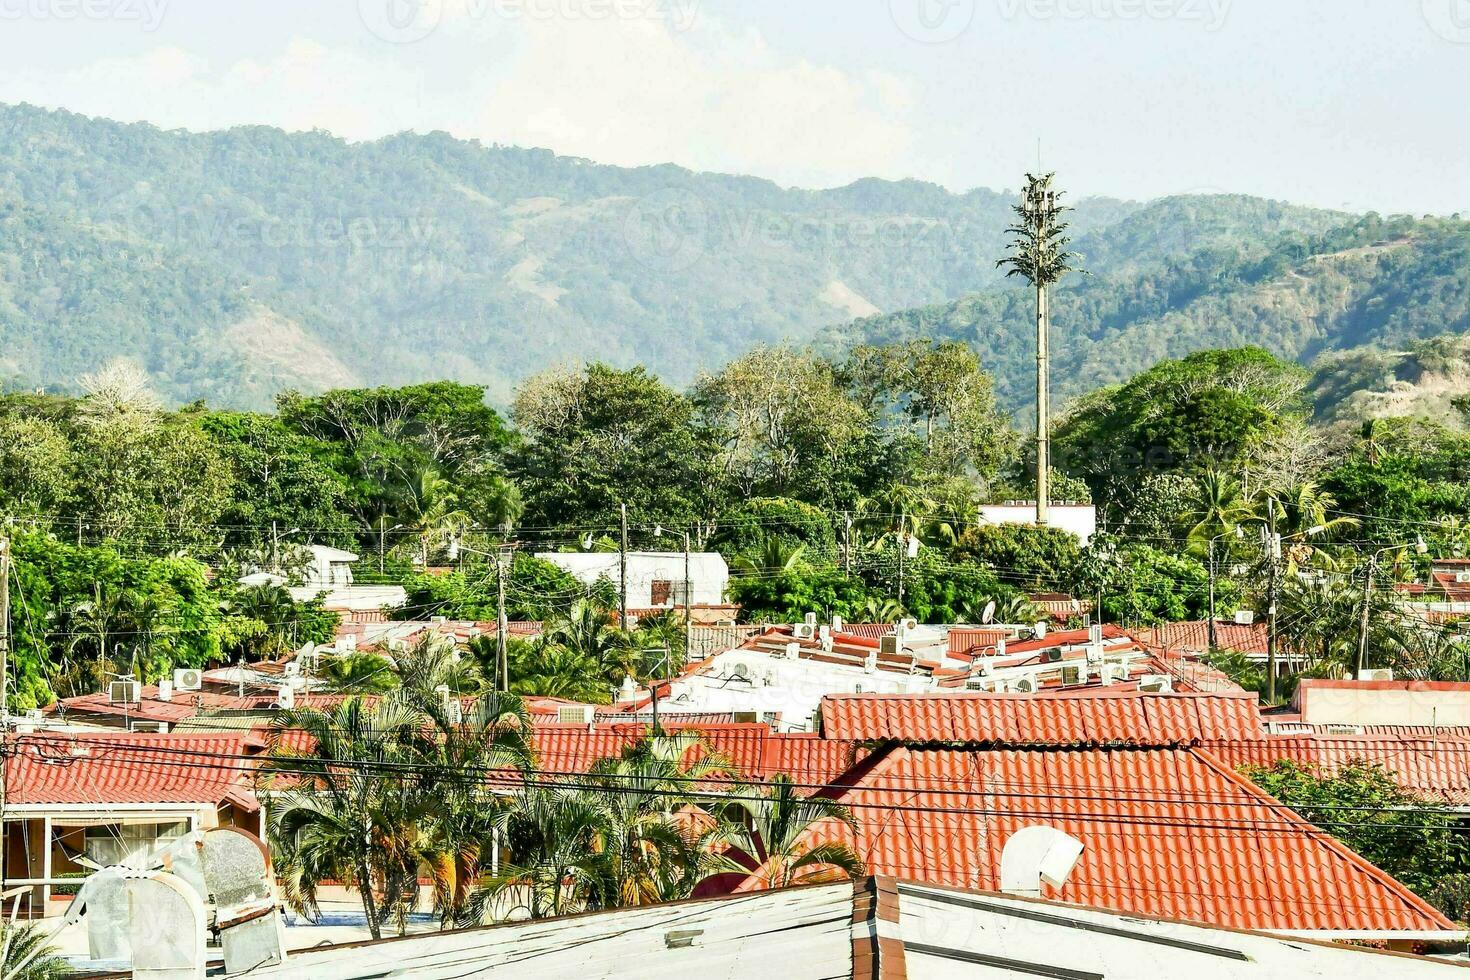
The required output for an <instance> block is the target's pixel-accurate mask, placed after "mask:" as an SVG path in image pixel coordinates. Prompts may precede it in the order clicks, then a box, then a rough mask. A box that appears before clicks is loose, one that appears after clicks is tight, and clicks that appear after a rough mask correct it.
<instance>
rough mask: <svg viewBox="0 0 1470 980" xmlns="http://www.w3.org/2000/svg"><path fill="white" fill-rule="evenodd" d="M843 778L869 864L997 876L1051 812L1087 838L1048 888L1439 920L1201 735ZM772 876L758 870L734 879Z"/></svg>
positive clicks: (1382, 926)
mask: <svg viewBox="0 0 1470 980" xmlns="http://www.w3.org/2000/svg"><path fill="white" fill-rule="evenodd" d="M860 770H861V771H858V770H855V771H854V773H852V774H850V777H849V779H847V780H844V781H845V782H851V784H852V785H851V787H850V788H849V789H847V790H845V791H843V792H839V793H835V794H834V796H835V798H836V799H837V800H838V801H839V802H843V803H847V804H850V805H852V807H853V816H854V817H855V818H856V821H857V829H856V830H855V831H853V830H851V829H849V828H848V827H847V826H846V825H843V824H841V823H837V822H827V823H824V824H821V825H819V826H818V827H816V828H814V829H813V830H812V831H811V832H810V833H809V835H808V837H807V841H808V842H809V843H817V842H820V841H827V840H838V841H843V842H845V843H847V844H849V845H850V846H852V847H853V848H854V849H855V850H856V852H857V854H858V855H859V856H860V857H861V858H862V859H863V860H864V862H865V863H866V864H867V867H868V870H869V872H870V873H874V874H881V875H892V876H894V877H898V878H903V879H909V880H913V881H919V882H924V883H928V884H934V885H947V886H954V887H963V888H978V889H982V890H995V889H996V888H998V886H999V866H1000V853H1001V849H1002V847H1003V846H1004V844H1005V842H1006V841H1007V840H1008V839H1009V838H1010V836H1011V835H1012V834H1014V833H1015V832H1016V831H1018V830H1020V829H1021V828H1022V827H1025V826H1028V825H1031V824H1035V823H1047V824H1050V825H1051V826H1054V827H1056V828H1058V829H1060V830H1063V831H1065V832H1066V833H1069V834H1071V835H1072V836H1074V837H1077V838H1078V839H1080V840H1081V841H1082V842H1083V844H1084V846H1085V849H1084V851H1083V852H1082V856H1081V858H1080V859H1079V860H1078V863H1077V865H1076V867H1075V869H1074V870H1073V871H1072V874H1071V877H1070V878H1069V879H1068V881H1067V883H1066V885H1065V886H1064V887H1062V888H1060V889H1051V888H1049V887H1048V888H1047V894H1046V895H1045V896H1044V897H1048V898H1054V899H1058V900H1061V901H1067V902H1074V903H1079V904H1084V905H1093V906H1100V907H1103V908H1110V909H1117V910H1119V911H1124V912H1132V913H1137V914H1140V915H1154V916H1162V917H1169V918H1183V919H1191V920H1195V921H1200V922H1208V923H1213V924H1216V925H1222V926H1231V927H1238V928H1247V929H1266V930H1342V931H1365V930H1397V931H1416V932H1417V931H1433V930H1448V929H1452V928H1453V925H1452V924H1451V923H1450V922H1449V921H1448V920H1447V919H1445V917H1444V916H1443V915H1441V914H1440V913H1438V912H1437V911H1435V910H1434V909H1433V908H1432V907H1431V906H1430V905H1429V904H1428V903H1426V902H1425V901H1424V900H1423V899H1421V898H1419V897H1418V896H1416V895H1414V894H1413V893H1412V892H1410V891H1409V890H1408V889H1406V888H1404V887H1403V886H1402V885H1400V884H1399V883H1398V882H1396V881H1394V880H1393V879H1392V878H1391V877H1389V876H1388V875H1387V874H1385V873H1384V872H1382V871H1380V870H1379V869H1377V868H1375V867H1373V866H1372V865H1370V864H1368V863H1367V862H1366V861H1364V860H1363V859H1362V858H1360V857H1358V856H1357V855H1356V854H1354V853H1352V852H1351V851H1349V850H1348V849H1347V848H1346V847H1344V846H1343V845H1342V844H1340V843H1338V842H1337V841H1336V840H1335V839H1334V838H1332V837H1331V836H1330V835H1328V834H1325V833H1323V832H1322V831H1320V830H1318V829H1317V828H1315V827H1313V826H1312V825H1311V824H1309V823H1306V822H1305V821H1303V820H1302V819H1301V818H1300V817H1298V816H1296V814H1294V813H1293V812H1292V811H1290V810H1288V809H1287V808H1285V807H1283V806H1281V805H1279V804H1277V803H1276V802H1275V801H1274V800H1272V799H1271V798H1270V797H1268V796H1266V795H1265V794H1264V793H1262V792H1261V791H1260V790H1259V789H1257V788H1256V787H1254V786H1253V785H1251V784H1250V782H1249V781H1248V780H1246V779H1244V778H1243V777H1241V776H1239V775H1238V774H1236V773H1234V772H1232V771H1231V770H1230V769H1228V768H1227V767H1226V766H1225V765H1224V764H1223V763H1221V762H1219V761H1218V760H1216V759H1214V758H1213V757H1211V756H1210V755H1209V754H1208V753H1206V752H1202V751H1200V750H1197V749H1179V748H1176V749H1136V748H1128V749H1117V748H1114V749H1101V748H1096V749H1082V750H1072V751H1055V750H1050V751H1037V750H1028V749H975V748H963V749H957V748H918V747H907V746H893V747H891V748H889V749H887V750H885V751H883V752H881V753H880V754H879V755H878V756H875V757H874V758H873V759H872V760H869V762H868V763H866V764H864V765H863V766H861V767H860ZM760 887H761V883H760V878H759V874H758V873H757V874H756V875H753V876H752V877H751V878H749V879H747V880H746V881H745V882H743V883H742V884H741V885H740V886H739V889H738V890H751V889H758V888H760Z"/></svg>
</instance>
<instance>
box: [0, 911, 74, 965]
mask: <svg viewBox="0 0 1470 980" xmlns="http://www.w3.org/2000/svg"><path fill="white" fill-rule="evenodd" d="M0 947H3V948H4V950H5V956H4V958H3V959H0V973H3V974H4V976H5V978H6V980H62V978H63V977H68V976H71V975H72V973H73V972H74V971H73V970H72V968H71V964H70V963H69V962H68V961H67V960H66V958H65V957H64V956H62V955H61V951H60V950H59V949H58V948H57V946H56V943H55V941H54V939H53V937H52V935H51V931H50V930H49V929H47V928H46V927H45V926H44V925H43V924H42V923H40V922H13V921H11V920H10V919H9V917H8V916H7V917H6V919H5V921H4V922H3V924H0Z"/></svg>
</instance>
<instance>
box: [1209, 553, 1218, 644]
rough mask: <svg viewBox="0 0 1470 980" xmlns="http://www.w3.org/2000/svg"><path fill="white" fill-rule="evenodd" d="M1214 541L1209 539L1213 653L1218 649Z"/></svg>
mask: <svg viewBox="0 0 1470 980" xmlns="http://www.w3.org/2000/svg"><path fill="white" fill-rule="evenodd" d="M1215 618H1216V617H1215V539H1214V538H1211V539H1210V627H1209V628H1210V652H1211V653H1214V652H1215V651H1216V650H1217V649H1219V647H1220V641H1219V638H1218V637H1217V636H1216V635H1215Z"/></svg>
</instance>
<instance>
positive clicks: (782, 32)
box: [0, 0, 1470, 214]
mask: <svg viewBox="0 0 1470 980" xmlns="http://www.w3.org/2000/svg"><path fill="white" fill-rule="evenodd" d="M0 101H4V102H21V101H24V102H31V103H35V104H39V105H44V106H60V107H65V108H68V109H72V110H75V111H78V112H83V113H88V114H94V115H103V116H109V117H113V118H118V119H125V120H139V119H143V120H149V121H152V122H154V123H157V124H159V125H162V126H167V127H175V126H183V127H188V128H191V129H212V128H219V127H225V126H231V125H237V124H242V123H265V124H270V125H276V126H282V127H285V128H287V129H309V128H322V129H327V130H330V131H332V132H334V133H337V134H339V135H341V136H344V137H346V138H349V139H370V138H373V137H377V136H381V135H383V134H385V133H391V132H396V131H399V130H404V129H413V130H421V131H422V130H431V129H443V130H447V131H449V132H451V133H453V134H454V135H456V136H462V137H477V138H479V139H481V140H484V141H486V142H500V143H513V144H519V145H535V146H546V147H550V148H552V149H554V150H557V151H558V152H562V153H570V154H576V155H581V156H586V157H590V158H592V159H595V160H598V161H602V162H607V163H619V164H643V163H657V162H665V161H672V162H675V163H679V164H683V165H685V166H689V167H692V168H695V169H702V170H721V171H730V172H740V173H752V174H758V175H761V176H765V177H770V178H772V179H774V180H776V181H779V182H781V183H784V184H797V185H803V186H831V185H836V184H841V183H845V182H847V181H849V180H852V179H854V178H857V177H862V176H882V177H919V178H923V179H927V180H933V181H938V182H939V183H942V184H944V185H946V186H948V187H951V188H954V189H965V188H969V187H974V186H977V185H978V186H987V187H994V188H1004V187H1015V186H1017V184H1018V183H1019V178H1020V175H1021V173H1022V172H1023V171H1024V170H1026V169H1028V168H1034V167H1035V165H1036V159H1037V140H1038V138H1039V139H1040V141H1041V154H1042V162H1043V164H1044V166H1045V167H1046V168H1047V169H1055V170H1058V171H1060V173H1061V180H1062V181H1063V183H1064V186H1066V187H1068V188H1070V189H1071V190H1073V191H1074V192H1077V193H1080V194H1111V195H1117V196H1122V197H1131V198H1147V197H1155V196H1160V195H1164V194H1172V193H1184V192H1214V191H1239V192H1244V193H1250V194H1260V195H1266V196H1270V197H1277V198H1284V199H1288V200H1292V201H1299V202H1303V203H1310V204H1317V205H1322V206H1327V207H1348V208H1354V209H1361V210H1366V209H1369V208H1373V209H1377V210H1380V211H1412V212H1416V213H1418V212H1425V211H1430V212H1438V213H1451V212H1456V211H1462V212H1465V213H1467V214H1470V0H0Z"/></svg>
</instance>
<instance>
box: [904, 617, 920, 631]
mask: <svg viewBox="0 0 1470 980" xmlns="http://www.w3.org/2000/svg"><path fill="white" fill-rule="evenodd" d="M899 625H900V626H902V627H903V631H904V632H905V633H912V632H913V631H914V630H916V629H918V628H919V621H918V620H917V619H915V618H914V617H912V616H909V617H907V618H905V619H903V620H901V621H900V622H899Z"/></svg>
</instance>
